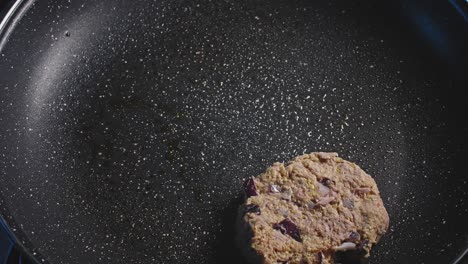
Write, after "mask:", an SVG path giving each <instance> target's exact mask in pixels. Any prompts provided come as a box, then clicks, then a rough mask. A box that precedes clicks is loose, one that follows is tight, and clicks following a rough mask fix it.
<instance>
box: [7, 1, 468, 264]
mask: <svg viewBox="0 0 468 264" xmlns="http://www.w3.org/2000/svg"><path fill="white" fill-rule="evenodd" d="M460 3H462V1H461V2H460ZM428 4H429V3H426V5H419V3H418V2H415V1H409V2H408V1H405V2H404V3H403V4H399V3H392V4H383V3H382V4H376V3H374V1H365V0H362V1H333V2H329V1H321V0H320V1H312V0H310V1H306V0H294V1H291V0H271V1H264V0H248V1H229V0H219V1H214V0H213V1H202V0H200V1H182V0H180V1H165V0H160V1H123V0H117V1H116V0H109V1H93V2H92V1H78V0H72V1H27V0H25V1H20V2H18V4H17V5H16V11H15V12H12V13H10V15H11V16H10V19H9V20H8V21H7V22H6V23H5V24H4V28H3V29H2V31H1V34H2V35H1V37H0V194H1V199H0V212H1V214H2V215H3V217H4V218H5V221H6V223H8V225H9V226H10V227H11V229H12V230H13V233H14V234H15V235H16V236H17V238H18V240H19V242H20V243H21V244H22V245H24V246H25V248H27V250H28V251H29V252H31V253H32V255H33V256H34V258H35V259H36V260H37V261H39V262H45V263H116V264H117V263H243V261H242V259H241V257H240V256H239V252H238V250H237V249H236V248H235V246H234V243H233V236H234V228H233V222H234V220H233V219H234V216H235V213H236V208H237V206H238V205H239V193H240V189H241V182H242V179H244V178H246V177H249V176H252V175H257V174H259V173H261V172H262V171H263V170H264V169H265V168H266V167H267V166H269V165H270V164H272V163H273V162H275V161H286V160H289V159H291V158H292V157H294V156H296V155H299V154H302V153H306V152H312V151H319V150H320V151H336V152H339V153H340V154H341V156H342V157H344V158H346V159H349V160H351V161H354V162H356V163H358V164H360V165H361V166H362V167H363V168H364V169H365V170H366V171H367V172H368V173H370V174H371V175H373V176H374V177H375V180H376V181H377V183H378V185H379V187H380V190H381V193H382V197H383V199H384V202H385V204H386V207H387V209H388V211H389V214H390V219H391V227H390V230H389V233H388V235H386V236H385V238H384V239H383V240H382V242H381V244H380V245H378V246H377V247H376V248H375V251H374V252H373V255H372V257H371V258H370V262H371V263H450V262H453V261H455V260H456V259H457V257H459V256H460V254H462V252H463V251H464V249H465V248H466V246H467V238H468V225H467V221H468V209H467V208H468V207H467V199H468V192H467V191H466V190H467V188H468V179H467V172H468V170H467V162H466V158H467V157H468V156H467V154H468V153H467V152H468V146H467V141H466V138H467V132H468V125H467V107H466V102H465V101H466V98H467V97H466V92H465V89H466V88H468V87H467V82H466V78H465V76H464V74H466V69H467V68H466V67H465V66H466V61H467V58H468V57H467V53H466V51H465V49H466V45H465V44H467V43H468V42H467V41H466V40H467V28H466V23H464V18H463V16H462V15H461V14H460V13H459V12H458V11H457V9H456V8H454V6H453V5H452V4H451V3H450V2H445V1H439V2H436V1H433V3H431V5H428ZM459 7H460V6H459ZM453 40H455V41H453Z"/></svg>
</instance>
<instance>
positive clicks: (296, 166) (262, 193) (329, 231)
mask: <svg viewBox="0 0 468 264" xmlns="http://www.w3.org/2000/svg"><path fill="white" fill-rule="evenodd" d="M244 190H245V194H246V200H245V202H244V203H243V204H242V205H241V206H240V208H239V217H238V229H239V230H238V242H239V244H240V246H241V248H242V249H243V253H244V255H245V257H246V258H247V259H248V260H249V261H250V262H251V263H268V264H270V263H272V264H273V263H274V264H276V263H288V264H294V263H297V264H305V263H313V264H317V263H322V264H325V263H330V264H331V263H335V262H336V258H335V256H336V253H337V252H339V251H348V252H350V251H353V252H359V253H360V254H361V255H362V257H368V256H369V252H370V249H371V247H372V246H373V245H374V244H376V243H377V242H378V241H379V239H380V238H381V236H382V235H383V234H384V233H385V232H386V231H387V229H388V225H389V217H388V214H387V211H386V210H385V207H384V204H383V202H382V199H381V198H380V196H379V190H378V189H377V185H376V183H375V181H374V180H373V179H372V177H371V176H369V175H368V174H367V173H365V172H364V171H363V170H362V169H361V168H359V167H358V166H357V165H356V164H354V163H351V162H349V161H346V160H343V159H341V158H339V157H338V154H336V153H324V152H317V153H311V154H306V155H302V156H299V157H296V158H295V159H294V160H292V161H290V162H288V163H287V164H283V163H275V164H273V166H271V167H269V168H268V169H267V170H266V172H265V173H263V174H261V175H259V176H257V177H253V178H249V179H247V180H246V181H245V182H244Z"/></svg>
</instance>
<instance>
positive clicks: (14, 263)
mask: <svg viewBox="0 0 468 264" xmlns="http://www.w3.org/2000/svg"><path fill="white" fill-rule="evenodd" d="M36 263H37V261H35V260H34V259H33V258H32V257H31V256H30V255H29V254H27V253H26V252H25V250H24V248H23V247H22V246H21V245H19V244H18V243H17V242H16V239H15V236H14V235H13V232H12V231H11V230H10V228H9V227H8V225H7V223H6V222H5V220H4V219H3V218H1V217H0V264H36Z"/></svg>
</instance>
